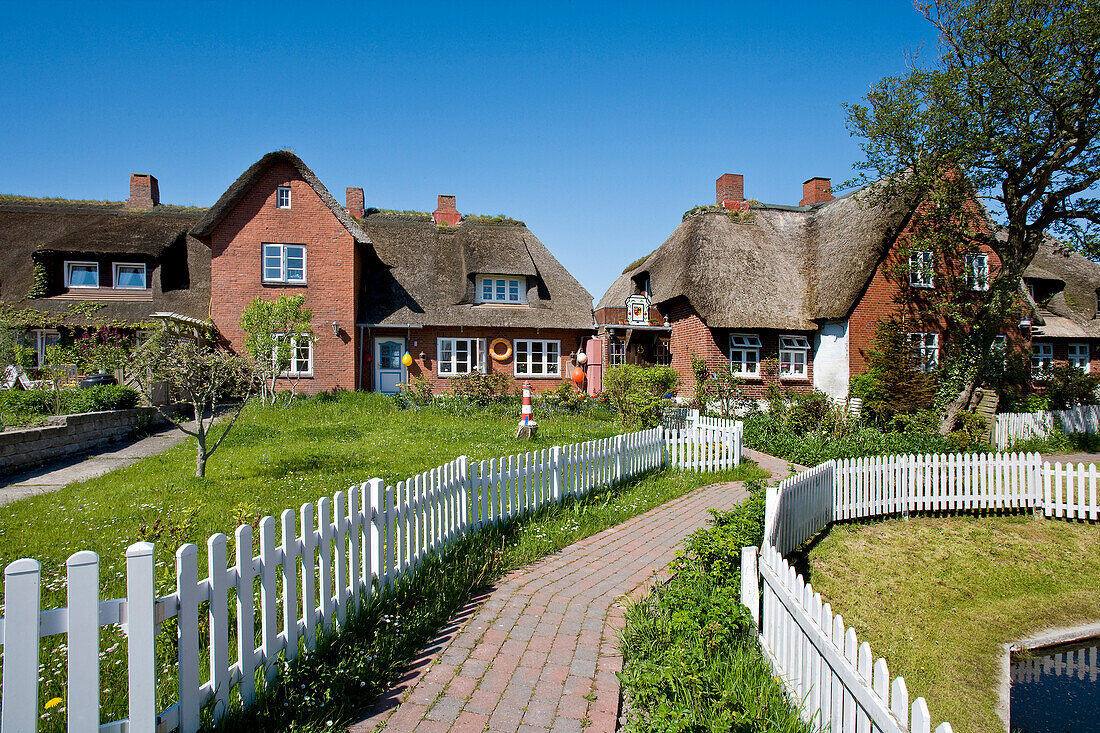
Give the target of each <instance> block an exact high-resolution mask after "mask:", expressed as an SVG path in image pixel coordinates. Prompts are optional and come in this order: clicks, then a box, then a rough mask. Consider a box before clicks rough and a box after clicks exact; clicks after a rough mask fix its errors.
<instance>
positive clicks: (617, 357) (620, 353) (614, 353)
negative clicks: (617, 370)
mask: <svg viewBox="0 0 1100 733" xmlns="http://www.w3.org/2000/svg"><path fill="white" fill-rule="evenodd" d="M625 363H626V341H624V340H622V339H621V338H615V337H614V336H612V337H611V338H609V339H608V340H607V366H608V368H609V369H610V368H611V367H613V366H622V365H623V364H625Z"/></svg>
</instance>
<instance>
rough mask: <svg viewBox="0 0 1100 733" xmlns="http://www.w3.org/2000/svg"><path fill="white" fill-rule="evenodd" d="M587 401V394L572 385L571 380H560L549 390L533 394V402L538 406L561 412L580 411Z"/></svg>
mask: <svg viewBox="0 0 1100 733" xmlns="http://www.w3.org/2000/svg"><path fill="white" fill-rule="evenodd" d="M589 402H590V400H589V399H588V395H587V394H586V393H584V392H582V391H581V390H579V389H577V388H576V387H574V386H573V383H572V382H562V383H560V384H559V385H558V386H557V387H555V388H554V389H552V390H550V391H549V392H543V393H542V394H539V395H535V404H536V405H538V406H539V407H545V408H549V409H551V410H555V411H561V412H571V413H577V412H580V411H581V410H583V409H585V407H586V406H587V405H588V403H589Z"/></svg>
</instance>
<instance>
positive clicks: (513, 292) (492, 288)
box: [477, 276, 527, 303]
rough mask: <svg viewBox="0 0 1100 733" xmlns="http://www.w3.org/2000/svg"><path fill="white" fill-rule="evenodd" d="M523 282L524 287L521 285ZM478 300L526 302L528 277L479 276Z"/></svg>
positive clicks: (484, 301)
mask: <svg viewBox="0 0 1100 733" xmlns="http://www.w3.org/2000/svg"><path fill="white" fill-rule="evenodd" d="M520 283H523V287H520ZM477 293H478V300H479V301H480V302H482V303H526V302H527V279H526V278H516V277H504V276H496V277H479V278H478V279H477Z"/></svg>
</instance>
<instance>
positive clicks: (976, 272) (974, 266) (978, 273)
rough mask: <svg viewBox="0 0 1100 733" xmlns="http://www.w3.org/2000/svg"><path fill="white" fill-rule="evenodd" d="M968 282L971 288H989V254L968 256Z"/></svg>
mask: <svg viewBox="0 0 1100 733" xmlns="http://www.w3.org/2000/svg"><path fill="white" fill-rule="evenodd" d="M966 284H967V286H968V287H969V288H970V289H971V290H989V255H986V254H969V255H967V256H966Z"/></svg>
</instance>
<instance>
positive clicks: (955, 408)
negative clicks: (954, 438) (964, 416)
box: [940, 371, 978, 435]
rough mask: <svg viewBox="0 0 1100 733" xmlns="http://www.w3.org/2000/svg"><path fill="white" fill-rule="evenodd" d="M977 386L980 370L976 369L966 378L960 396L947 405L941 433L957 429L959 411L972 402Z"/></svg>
mask: <svg viewBox="0 0 1100 733" xmlns="http://www.w3.org/2000/svg"><path fill="white" fill-rule="evenodd" d="M977 387H978V372H977V371H975V372H974V375H973V376H971V377H970V378H969V379H967V380H966V384H965V385H963V388H962V389H961V390H960V391H959V395H958V397H956V398H955V399H954V400H953V401H952V402H951V404H950V405H948V406H947V412H945V413H944V415H943V419H942V420H941V421H940V435H947V434H948V433H950V432H951V431H952V430H954V429H955V422H956V421H957V420H958V418H959V413H960V412H962V411H963V410H965V409H966V407H967V405H969V404H970V398H971V397H973V396H974V390H975V389H977Z"/></svg>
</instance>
